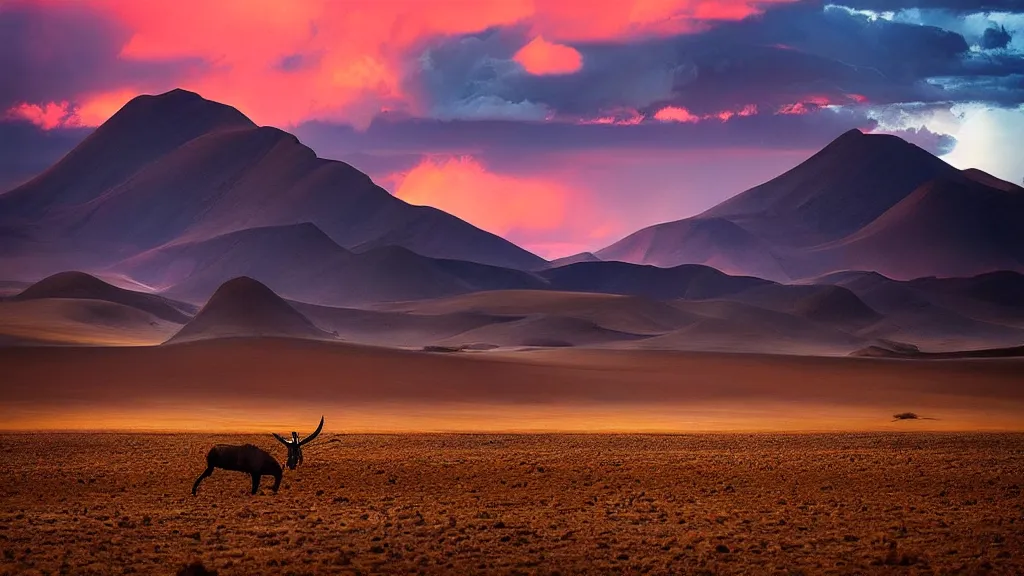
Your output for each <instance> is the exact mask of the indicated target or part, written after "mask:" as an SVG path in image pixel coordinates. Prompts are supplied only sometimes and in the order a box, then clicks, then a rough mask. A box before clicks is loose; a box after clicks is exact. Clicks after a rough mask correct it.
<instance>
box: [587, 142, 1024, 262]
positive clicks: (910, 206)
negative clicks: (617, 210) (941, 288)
mask: <svg viewBox="0 0 1024 576" xmlns="http://www.w3.org/2000/svg"><path fill="white" fill-rule="evenodd" d="M1022 221H1024V188H1021V187H1019V186H1017V185H1015V184H1011V183H1008V182H1003V181H1002V180H999V179H997V178H995V177H993V176H991V175H990V174H986V173H985V172H982V171H980V170H964V171H960V170H957V169H956V168H954V167H952V166H950V165H949V164H946V163H945V162H944V161H942V160H940V159H939V158H936V157H935V156H933V155H931V154H929V153H928V152H926V151H925V150H923V149H921V148H919V147H917V146H915V145H913V144H910V143H908V142H906V141H904V140H902V139H900V138H898V137H896V136H891V135H883V134H863V133H861V132H860V131H858V130H851V131H849V132H847V133H845V134H843V135H842V136H840V137H839V138H837V139H836V140H834V141H833V142H832V143H830V144H829V145H828V146H826V147H825V148H823V149H822V150H821V151H819V152H818V153H816V154H814V155H813V156H811V157H810V158H808V159H807V160H806V161H804V162H803V163H801V164H800V165H798V166H796V167H795V168H793V169H792V170H789V171H788V172H786V173H784V174H782V175H781V176H778V177H777V178H774V179H772V180H770V181H768V182H766V183H764V184H762V185H760V186H757V187H754V188H752V189H750V190H747V191H746V192H743V193H741V194H739V195H737V196H735V197H733V198H730V199H729V200H726V201H725V202H722V203H721V204H719V205H717V206H715V207H713V208H711V209H710V210H707V211H706V212H704V213H702V214H699V215H697V216H695V217H693V218H687V219H684V220H678V221H675V222H667V223H663V224H658V225H656V226H651V227H648V228H645V229H643V230H640V231H638V232H635V233H634V234H631V235H630V236H628V237H626V238H624V239H622V240H620V241H618V242H616V243H614V244H612V245H611V246H608V247H607V248H605V249H603V250H599V251H597V252H596V255H597V256H598V257H599V258H601V259H602V260H621V261H625V262H632V263H637V264H654V265H657V266H662V267H672V266H679V265H682V264H708V265H712V266H715V267H716V268H719V269H721V270H723V271H726V272H728V273H730V274H737V275H744V274H746V275H752V276H759V277H762V278H767V279H771V280H776V281H782V282H786V281H792V280H800V279H807V278H814V277H817V276H821V275H825V274H829V273H832V272H839V271H843V270H850V269H853V270H863V271H874V272H880V273H882V274H885V275H886V276H890V277H893V278H897V279H906V280H909V279H912V278H916V277H921V276H945V277H952V276H970V275H975V274H980V273H984V272H991V271H995V270H1004V269H1007V270H1018V271H1024V232H1022V230H1024V229H1022V228H1021V226H1020V224H1019V223H1020V222H1022Z"/></svg>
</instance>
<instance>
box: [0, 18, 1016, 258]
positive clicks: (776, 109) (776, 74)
mask: <svg viewBox="0 0 1024 576" xmlns="http://www.w3.org/2000/svg"><path fill="white" fill-rule="evenodd" d="M178 87H180V88H185V89H188V90H192V91H195V92H198V93H199V94H201V95H203V96H204V97H206V98H209V99H212V100H216V101H219V102H223V103H226V104H230V105H232V106H234V107H236V108H238V109H239V110H241V111H242V112H243V113H245V114H246V115H248V116H249V117H250V118H252V119H253V121H255V122H256V123H258V124H261V125H271V126H276V127H279V128H282V129H284V130H288V131H290V132H292V133H294V134H296V135H297V136H298V137H299V139H300V140H301V141H302V142H303V143H305V144H306V145H308V146H310V147H312V148H313V149H314V150H315V151H316V152H317V153H318V154H319V155H320V156H322V157H325V158H333V159H338V160H342V161H345V162H348V163H350V164H352V165H353V166H355V167H357V168H359V169H360V170H363V171H364V172H366V173H367V174H369V175H370V176H371V177H372V178H373V179H374V181H376V182H377V183H378V184H380V185H381V186H383V187H384V188H386V189H387V190H388V191H389V192H391V193H393V194H395V195H396V196H398V197H400V198H403V199H404V200H406V201H408V202H411V203H414V204H427V205H432V206H436V207H438V208H441V209H443V210H446V211H448V212H451V213H453V214H455V215H456V216H459V217H461V218H463V219H465V220H467V221H469V222H471V223H473V224H475V225H477V226H479V227H481V228H484V229H486V230H489V231H491V232H494V233H496V234H500V235H502V236H504V237H506V238H509V239H510V240H512V241H514V242H516V243H517V244H519V245H521V246H523V247H525V248H527V249H529V250H532V251H534V252H536V253H537V254H539V255H541V256H544V257H549V258H554V257H560V256H565V255H569V254H573V253H577V252H580V251H583V250H595V249H598V248H601V247H603V246H606V245H608V244H610V243H612V242H614V241H616V240H618V239H619V238H622V237H623V236H625V235H627V234H629V233H630V232H633V231H635V230H637V229H639V228H641V227H644V226H647V225H650V224H654V223H657V222H664V221H669V220H675V219H679V218H684V217H687V216H691V215H693V214H696V213H699V212H701V211H703V210H705V209H707V208H710V207H711V206H713V205H714V204H716V203H718V202H720V201H722V200H724V199H726V198H728V197H730V196H733V195H735V194H736V193H739V192H741V191H743V190H744V189H746V188H749V187H751V186H754V185H757V184H759V183H761V182H763V181H766V180H768V179H770V178H772V177H774V176H777V175H778V174H780V173H782V172H784V171H785V170H788V169H789V168H792V167H793V166H795V165H796V164H798V163H799V162H801V161H802V160H804V159H806V158H807V157H808V156H810V155H811V154H813V153H814V152H815V151H816V150H818V149H820V148H821V147H822V146H824V145H826V144H827V143H828V142H829V141H831V140H833V139H834V138H836V137H838V136H839V135H840V134H842V133H843V132H844V131H846V130H849V129H851V128H858V129H861V130H863V131H866V132H879V133H891V134H897V135H899V136H902V137H904V138H906V139H907V140H909V141H911V142H914V143H915V144H917V145H919V146H922V147H923V148H925V149H927V150H929V151H931V152H933V153H935V154H937V155H940V156H942V157H943V158H944V159H946V160H947V161H949V162H950V163H952V164H953V165H955V166H957V167H960V168H966V167H977V168H981V169H983V170H986V171H988V172H990V173H992V174H994V175H996V176H999V177H1001V178H1004V179H1006V180H1010V181H1014V182H1017V183H1020V182H1022V181H1024V155H1022V153H1021V152H1020V151H1021V149H1022V148H1024V0H842V1H840V2H839V3H838V4H830V3H825V2H817V1H806V0H614V1H607V0H344V1H337V0H304V1H302V2H281V1H280V0H220V1H217V2H210V1H208V0H173V1H169V2H163V1H159V0H152V1H146V2H140V1H137V0H0V190H6V189H8V188H11V187H13V186H14V185H16V184H17V183H20V182H23V181H25V180H27V179H29V178H31V177H32V176H33V175H35V174H37V173H39V172H41V171H42V170H44V169H45V168H46V167H48V166H49V165H51V164H53V163H54V162H55V161H56V160H58V159H59V158H60V157H61V156H62V155H63V154H65V153H66V152H67V151H68V150H70V149H71V148H72V147H73V146H74V145H75V144H76V143H78V142H80V141H81V140H82V139H83V138H84V137H85V136H86V135H88V134H89V132H90V131H91V129H92V128H94V127H95V126H98V125H99V124H101V123H102V122H103V121H105V120H106V119H107V118H109V117H110V116H111V115H112V114H114V113H115V112H116V111H117V110H118V109H119V108H120V107H121V106H122V105H124V104H125V103H126V102H127V101H128V100H129V99H131V98H132V97H134V96H135V95H138V94H156V93H161V92H164V91H167V90H170V89H173V88H178Z"/></svg>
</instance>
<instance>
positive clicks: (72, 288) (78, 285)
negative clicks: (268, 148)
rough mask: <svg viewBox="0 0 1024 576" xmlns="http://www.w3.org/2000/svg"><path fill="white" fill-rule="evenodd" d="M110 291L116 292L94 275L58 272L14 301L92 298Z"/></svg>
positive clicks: (16, 297)
mask: <svg viewBox="0 0 1024 576" xmlns="http://www.w3.org/2000/svg"><path fill="white" fill-rule="evenodd" d="M108 290H116V288H115V287H114V286H112V285H110V284H107V283H106V282H104V281H103V280H100V279H99V278H97V277H95V276H93V275H92V274H86V273H85V272H78V271H70V272H58V273H57V274H53V275H52V276H47V277H46V278H43V279H42V280H40V281H38V282H36V283H35V284H33V285H31V286H29V287H28V288H26V289H25V290H23V291H22V292H21V293H20V294H18V295H17V296H15V297H14V299H15V300H32V299H35V298H91V297H93V296H95V295H97V294H103V293H105V292H106V291H108Z"/></svg>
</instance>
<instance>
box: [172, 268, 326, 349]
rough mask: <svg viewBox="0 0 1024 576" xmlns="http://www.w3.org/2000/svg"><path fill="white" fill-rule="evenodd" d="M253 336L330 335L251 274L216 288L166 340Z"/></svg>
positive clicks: (312, 336)
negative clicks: (200, 306)
mask: <svg viewBox="0 0 1024 576" xmlns="http://www.w3.org/2000/svg"><path fill="white" fill-rule="evenodd" d="M254 336H261V337H265V336H274V337H284V338H312V339H319V340H323V339H333V337H332V335H331V334H329V333H327V332H324V331H323V330H321V329H319V328H317V327H316V325H314V324H313V323H312V322H310V320H309V319H308V318H306V317H305V316H303V315H302V314H301V313H300V312H299V311H297V310H296V309H295V308H293V307H292V306H291V305H290V304H288V303H287V302H285V301H284V299H282V298H281V297H280V296H278V295H277V294H275V293H274V291H273V290H271V289H270V288H267V287H266V286H265V285H263V284H261V283H260V282H258V281H256V280H253V279H252V278H246V277H241V278H235V279H233V280H229V281H228V282H225V283H224V285H223V286H221V287H220V288H218V289H217V291H216V292H215V293H214V294H213V296H211V297H210V301H209V302H207V303H206V305H205V306H203V307H202V308H201V309H200V310H199V313H197V314H196V316H195V318H193V319H192V320H191V321H190V322H189V323H188V324H185V325H184V326H182V328H181V330H179V331H178V333H177V334H175V335H174V336H172V337H171V338H170V340H168V341H167V344H176V343H181V342H190V341H195V340H208V339H212V338H237V337H254Z"/></svg>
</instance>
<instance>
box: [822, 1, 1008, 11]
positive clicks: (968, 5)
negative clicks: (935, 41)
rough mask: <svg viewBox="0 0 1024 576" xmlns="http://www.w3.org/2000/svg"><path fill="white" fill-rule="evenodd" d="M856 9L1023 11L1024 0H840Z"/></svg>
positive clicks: (843, 4)
mask: <svg viewBox="0 0 1024 576" xmlns="http://www.w3.org/2000/svg"><path fill="white" fill-rule="evenodd" d="M835 4H840V5H842V6H848V7H850V8H854V9H857V10H875V11H880V12H881V11H896V10H912V9H915V8H917V9H939V10H951V11H956V12H974V13H976V12H1024V0H841V1H837V2H835Z"/></svg>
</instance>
